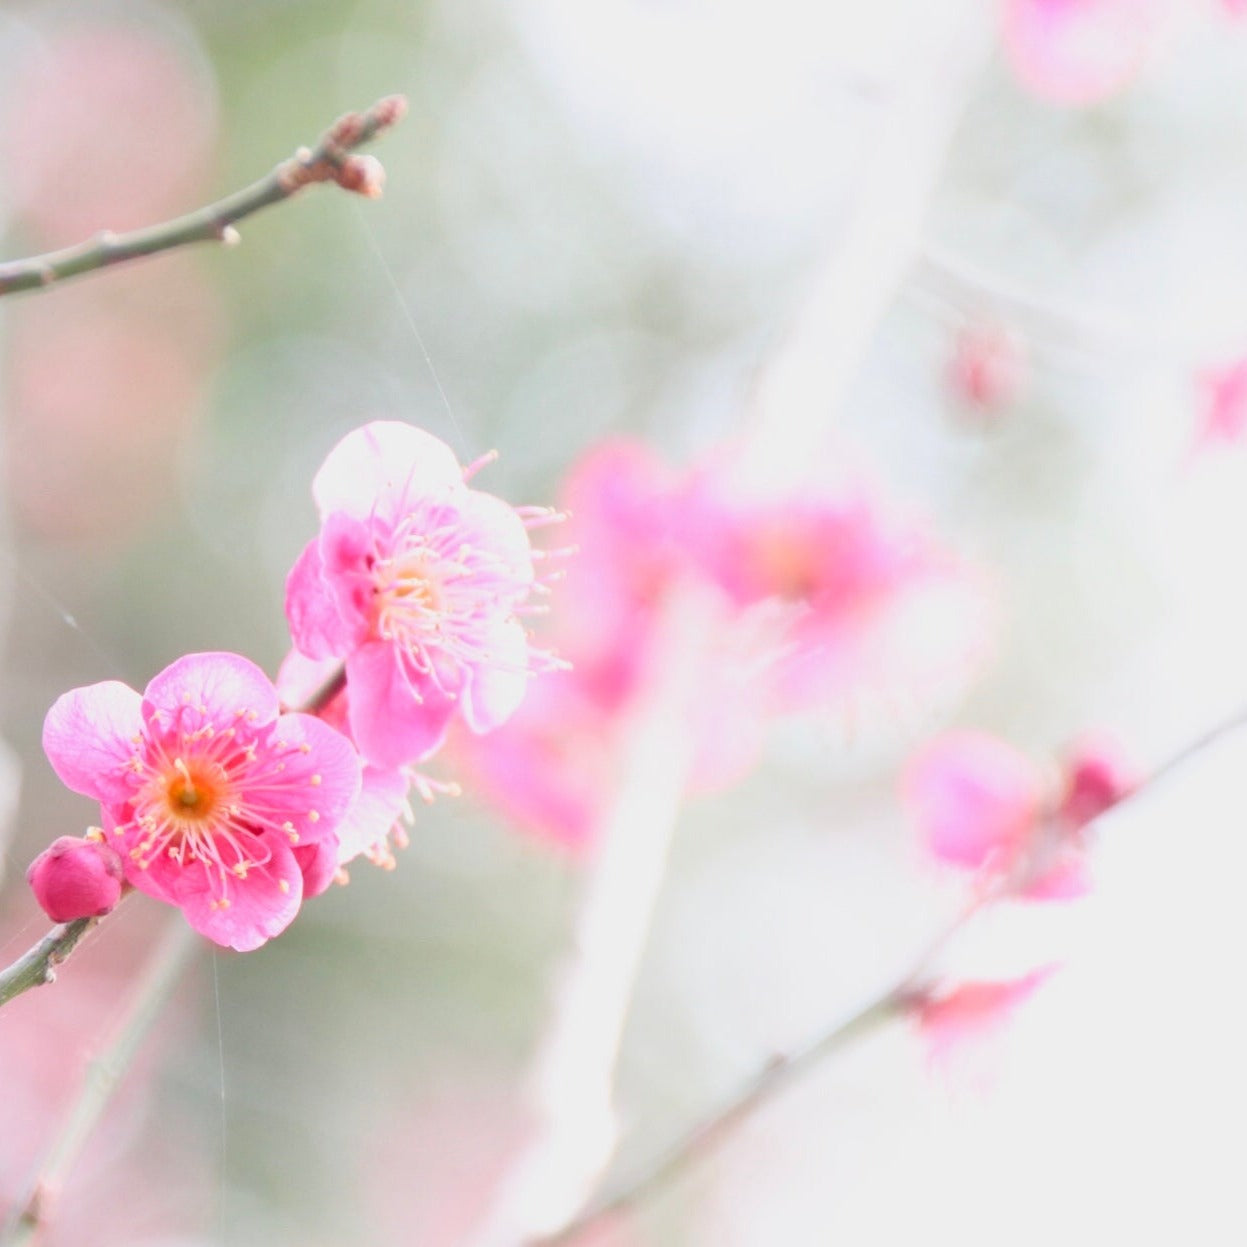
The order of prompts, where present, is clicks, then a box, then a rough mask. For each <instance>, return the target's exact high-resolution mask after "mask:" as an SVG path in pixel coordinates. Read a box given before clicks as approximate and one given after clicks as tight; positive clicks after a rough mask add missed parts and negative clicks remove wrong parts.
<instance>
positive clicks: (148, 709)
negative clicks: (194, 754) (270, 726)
mask: <svg viewBox="0 0 1247 1247" xmlns="http://www.w3.org/2000/svg"><path fill="white" fill-rule="evenodd" d="M183 706H191V707H194V708H195V710H196V711H197V712H198V713H199V714H200V715H201V716H202V718H203V720H204V721H205V722H210V723H213V724H214V725H218V724H219V725H222V726H226V727H228V726H229V724H230V723H231V722H233V720H234V719H235V718H236V717H237V715H238V714H239V713H240V712H241V713H244V714H246V715H247V716H248V717H249V718H250V717H251V715H254V716H255V717H254V719H251V721H252V722H255V723H271V722H272V721H273V720H274V719H276V718H277V715H278V714H279V713H280V706H279V704H278V700H277V690H276V689H275V688H274V687H273V682H272V680H270V679H269V678H268V676H266V675H265V674H264V672H263V671H261V670H260V668H259V667H257V666H256V665H255V663H253V662H252V661H251V660H250V659H247V658H243V657H242V656H241V655H239V654H228V653H207V654H187V655H186V656H185V657H184V658H179V659H178V660H177V661H176V662H174V663H171V664H170V665H169V666H168V667H166V668H165V669H164V670H163V671H162V672H161V673H160V674H159V675H158V676H156V677H155V678H154V679H153V680H152V682H151V683H150V684H149V685H148V686H147V689H146V691H145V692H144V694H143V718H144V719H145V720H147V721H148V722H150V721H151V717H152V714H153V712H155V711H157V710H163V711H173V710H178V709H179V708H181V707H183Z"/></svg>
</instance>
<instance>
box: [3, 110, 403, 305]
mask: <svg viewBox="0 0 1247 1247" xmlns="http://www.w3.org/2000/svg"><path fill="white" fill-rule="evenodd" d="M406 112H407V101H406V100H405V99H404V98H403V97H402V96H401V95H388V96H386V97H385V98H384V99H382V100H378V101H377V103H375V104H374V105H373V106H372V107H371V108H369V109H368V110H367V111H365V112H362V113H346V114H345V115H344V116H342V117H339V118H338V120H337V121H335V122H334V123H333V125H332V126H330V127H329V129H328V130H326V131H325V133H324V134H323V135H322V136H321V138H320V140H319V142H318V143H317V144H316V146H315V147H312V148H307V147H301V148H299V150H298V151H296V152H295V153H294V155H293V156H291V157H290V158H289V159H287V160H283V161H282V162H281V163H280V164H279V165H277V166H276V167H275V168H274V169H273V171H272V172H271V173H269V175H268V176H267V177H264V178H261V179H260V180H259V181H258V182H253V183H252V184H251V185H250V186H248V187H246V188H244V189H243V190H240V191H236V192H235V193H234V194H232V195H227V196H226V197H225V198H224V199H219V200H217V202H216V203H212V204H209V205H208V206H207V207H206V208H200V209H199V211H197V212H191V213H188V214H187V215H186V216H181V217H177V218H176V219H174V220H172V221H166V222H164V223H163V224H161V225H152V226H148V227H147V228H145V229H137V230H133V231H131V232H130V233H126V234H113V233H111V232H109V231H104V232H103V233H100V234H97V235H96V236H95V237H94V238H92V239H89V240H88V241H87V242H83V243H78V244H77V245H76V246H73V247H65V248H64V249H62V250H60V251H50V252H48V253H47V254H45V255H37V256H31V257H30V258H29V259H25V260H11V261H9V262H8V263H7V264H0V297H2V296H4V295H7V294H17V293H18V292H19V291H22V290H43V289H46V288H47V287H48V286H51V285H53V284H55V283H56V282H60V281H64V280H66V279H67V278H70V277H79V276H81V275H83V274H84V273H92V272H95V271H97V270H98V269H103V268H111V267H112V266H113V265H115V264H124V263H126V262H128V261H130V260H137V259H139V258H140V257H142V256H147V255H155V254H156V253H157V252H160V251H169V250H171V249H173V248H174V247H184V246H186V245H188V244H190V243H196V242H221V243H227V244H233V243H236V242H238V240H239V239H238V231H237V230H236V229H235V228H234V226H235V225H236V224H237V223H238V222H239V221H241V220H242V219H243V218H244V217H249V216H250V215H251V214H252V213H253V212H259V211H260V209H261V208H267V207H268V206H269V205H270V204H275V203H281V202H282V201H283V200H285V199H289V198H290V197H291V196H292V195H294V194H297V193H298V192H299V191H301V190H302V189H303V188H304V187H305V186H311V185H312V184H313V183H316V182H336V183H337V184H338V185H339V186H341V187H342V188H343V189H344V190H349V191H353V192H355V193H356V194H360V195H365V196H367V197H368V198H370V199H375V198H377V197H378V196H379V195H380V194H381V191H382V187H383V186H384V184H385V171H384V170H383V169H382V168H381V165H380V164H379V163H378V162H377V161H376V160H375V159H374V158H373V157H371V156H354V155H352V154H351V153H352V152H353V151H354V150H355V149H356V148H357V147H362V146H363V145H364V144H365V143H368V142H370V141H371V140H372V139H373V138H375V137H376V136H377V135H379V134H381V133H382V132H383V131H385V130H388V129H389V128H390V127H391V126H393V125H395V124H397V123H398V122H399V121H400V120H402V118H403V116H404V115H405V113H406Z"/></svg>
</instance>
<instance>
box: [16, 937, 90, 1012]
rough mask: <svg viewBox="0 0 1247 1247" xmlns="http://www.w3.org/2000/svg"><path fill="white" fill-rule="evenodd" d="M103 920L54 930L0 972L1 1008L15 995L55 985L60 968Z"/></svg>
mask: <svg viewBox="0 0 1247 1247" xmlns="http://www.w3.org/2000/svg"><path fill="white" fill-rule="evenodd" d="M99 921H100V920H99V919H98V918H78V919H75V921H73V922H64V923H62V924H61V925H60V926H56V927H53V928H52V930H51V931H49V932H48V933H47V935H45V936H44V937H43V939H41V940H40V941H39V943H37V944H36V945H35V946H34V947H33V948H31V949H28V950H27V951H26V952H25V953H23V954H22V955H21V956H20V957H19V958H18V959H17V960H16V961H15V962H13V964H12V965H10V966H7V967H6V968H5V969H3V970H0V1005H7V1004H8V1003H9V1001H10V1000H12V999H13V998H14V997H15V996H20V995H21V994H22V993H23V992H25V991H29V990H30V989H31V988H32V987H42V986H43V985H44V984H45V983H54V982H55V981H56V968H57V966H59V965H60V964H61V962H63V961H64V960H65V959H66V958H67V957H68V956H69V954H70V953H72V952H73V951H74V949H75V948H77V946H78V944H79V942H80V941H81V940H82V938H83V936H85V935H86V933H87V932H88V931H90V930H91V928H92V927H94V926H95V925H96V924H97V923H98V922H99Z"/></svg>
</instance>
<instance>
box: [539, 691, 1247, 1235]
mask: <svg viewBox="0 0 1247 1247" xmlns="http://www.w3.org/2000/svg"><path fill="white" fill-rule="evenodd" d="M1242 727H1247V706H1244V707H1243V708H1242V709H1240V710H1237V711H1235V712H1234V714H1232V715H1231V716H1230V717H1229V718H1228V719H1226V720H1224V721H1223V722H1221V723H1219V724H1217V726H1215V727H1213V728H1210V729H1209V730H1208V731H1206V732H1204V733H1203V735H1201V736H1199V737H1197V738H1196V739H1195V740H1193V741H1190V742H1189V743H1188V744H1186V745H1184V746H1183V747H1182V748H1181V749H1179V750H1178V751H1177V752H1176V753H1175V754H1173V755H1172V756H1171V757H1169V758H1167V759H1166V760H1165V761H1164V762H1162V763H1161V764H1160V765H1159V766H1157V767H1155V768H1154V769H1153V771H1152V773H1151V774H1150V775H1148V776H1147V777H1146V778H1145V779H1143V780H1141V781H1140V782H1139V784H1138V785H1137V786H1136V787H1135V788H1134V789H1133V790H1132V791H1131V792H1130V793H1129V794H1128V795H1126V796H1125V797H1123V798H1122V799H1121V800H1120V801H1118V803H1117V804H1116V805H1115V806H1113V807H1112V812H1116V811H1117V810H1120V809H1122V808H1123V807H1125V806H1126V805H1128V804H1130V803H1131V802H1134V801H1137V800H1138V799H1139V798H1140V797H1141V796H1142V795H1143V794H1144V793H1146V792H1148V791H1150V790H1151V789H1152V788H1153V787H1154V786H1155V785H1156V784H1158V783H1159V782H1160V781H1161V780H1162V779H1164V778H1166V777H1167V776H1169V775H1170V774H1171V773H1172V772H1174V771H1176V770H1177V769H1178V768H1179V767H1181V766H1182V765H1183V764H1184V763H1186V762H1188V761H1189V760H1190V759H1191V758H1193V757H1194V756H1195V755H1196V754H1198V753H1200V752H1202V751H1203V750H1204V749H1206V748H1207V747H1208V746H1209V745H1212V744H1214V743H1216V742H1217V741H1218V740H1220V739H1221V738H1222V737H1224V736H1227V735H1229V733H1231V732H1233V731H1235V730H1237V729H1239V728H1242ZM994 895H995V894H994V893H993V892H990V891H987V892H983V893H980V894H978V895H977V896H975V897H974V899H973V900H972V901H971V902H970V904H969V905H968V906H967V907H966V909H965V910H963V911H962V913H961V914H960V915H959V916H958V917H957V919H956V920H955V921H954V922H953V923H952V925H951V926H950V927H948V928H946V929H945V930H944V931H943V932H942V933H941V934H940V936H939V937H938V938H937V939H936V940H935V941H934V942H933V943H932V944H931V946H930V947H929V948H928V949H927V950H926V952H924V953H923V954H922V956H921V957H920V958H919V960H918V963H917V964H916V965H915V966H914V968H913V969H912V970H910V971H909V973H908V974H906V975H905V976H904V977H903V978H902V979H900V981H899V982H897V983H895V984H893V985H892V986H891V987H889V988H888V989H887V990H886V991H884V992H882V993H881V994H880V995H878V996H876V997H875V999H874V1000H872V1001H871V1002H870V1003H869V1004H867V1005H866V1006H865V1007H864V1008H862V1009H860V1010H859V1011H858V1012H857V1013H855V1014H853V1015H852V1016H851V1017H850V1018H848V1019H847V1020H845V1021H841V1022H838V1023H837V1024H836V1025H835V1026H833V1027H832V1028H831V1029H829V1030H827V1031H825V1032H824V1033H823V1034H822V1035H820V1036H818V1037H816V1038H815V1039H814V1040H813V1041H812V1042H810V1043H809V1044H807V1045H806V1046H805V1047H804V1048H801V1049H798V1050H797V1051H795V1052H792V1053H788V1054H781V1055H779V1056H774V1057H772V1058H771V1059H770V1060H769V1061H767V1063H766V1064H765V1065H764V1066H763V1067H762V1068H761V1069H760V1070H759V1071H758V1072H757V1073H755V1074H754V1075H753V1076H752V1077H750V1078H748V1079H746V1080H745V1082H744V1083H743V1084H742V1085H741V1087H740V1088H739V1089H738V1090H737V1091H736V1092H735V1093H734V1094H733V1095H731V1096H729V1097H728V1098H727V1100H725V1101H724V1102H723V1104H722V1105H720V1107H719V1108H718V1109H716V1110H715V1111H714V1112H712V1113H710V1114H708V1115H707V1116H706V1117H705V1118H703V1119H702V1121H701V1122H699V1123H698V1124H697V1125H695V1126H694V1127H693V1128H692V1129H691V1130H689V1131H688V1133H687V1134H685V1135H684V1137H683V1138H681V1139H680V1140H679V1141H678V1142H676V1143H675V1144H673V1145H672V1146H671V1147H670V1148H668V1150H667V1151H666V1152H664V1153H663V1154H662V1155H661V1156H660V1157H659V1158H658V1159H657V1160H656V1161H653V1162H652V1163H650V1164H649V1165H648V1166H646V1168H645V1169H644V1170H643V1171H642V1172H641V1173H640V1174H638V1175H637V1176H636V1177H634V1178H632V1179H630V1180H628V1181H626V1182H624V1183H622V1184H621V1185H619V1186H618V1187H616V1188H615V1189H614V1190H612V1191H609V1192H607V1193H606V1194H604V1195H603V1196H601V1197H600V1198H599V1199H597V1200H595V1201H594V1202H592V1203H591V1204H590V1205H589V1206H588V1207H587V1208H586V1209H585V1210H584V1211H583V1212H582V1213H581V1214H580V1215H579V1216H577V1217H576V1218H575V1219H574V1220H573V1221H570V1222H569V1223H568V1224H567V1225H566V1226H565V1227H564V1228H563V1229H562V1230H560V1231H559V1232H558V1233H556V1234H553V1235H550V1236H548V1237H546V1238H541V1239H537V1240H534V1241H533V1242H532V1243H531V1247H570V1245H571V1244H573V1243H575V1242H577V1241H579V1240H580V1238H581V1237H582V1236H583V1235H585V1234H587V1233H588V1232H589V1231H590V1230H593V1229H597V1228H600V1227H601V1226H602V1225H603V1224H604V1223H606V1222H608V1221H609V1220H610V1219H611V1218H612V1217H614V1216H617V1215H619V1214H621V1213H626V1212H629V1211H631V1210H632V1209H635V1208H637V1207H638V1206H640V1205H641V1204H643V1203H645V1202H647V1201H648V1200H649V1199H651V1198H652V1197H653V1196H654V1195H655V1194H656V1193H657V1192H658V1191H659V1190H661V1189H662V1188H663V1187H665V1186H666V1185H667V1184H668V1183H670V1182H672V1181H673V1180H674V1179H676V1178H678V1177H680V1176H681V1175H682V1174H683V1173H685V1172H686V1171H687V1170H689V1169H691V1168H693V1167H694V1166H695V1165H697V1164H698V1163H700V1162H701V1161H703V1160H705V1159H706V1158H707V1157H708V1156H710V1155H712V1154H713V1153H714V1152H716V1151H717V1150H718V1149H719V1148H720V1147H721V1146H722V1145H723V1143H725V1142H726V1141H727V1139H728V1138H729V1136H730V1135H731V1134H732V1133H733V1132H734V1131H735V1130H737V1129H738V1128H739V1127H740V1126H742V1125H743V1124H744V1123H745V1122H747V1121H748V1120H749V1119H750V1118H751V1117H753V1116H754V1115H755V1114H756V1113H757V1112H758V1111H759V1110H760V1109H761V1108H763V1107H764V1106H765V1105H767V1104H769V1103H770V1102H771V1101H772V1100H773V1099H774V1098H775V1097H776V1096H777V1095H778V1094H779V1093H780V1092H781V1091H782V1090H783V1089H784V1088H785V1087H787V1086H789V1085H790V1084H791V1083H794V1082H796V1081H797V1080H798V1079H800V1078H801V1077H802V1076H804V1075H805V1074H808V1073H810V1072H811V1071H812V1070H814V1069H815V1068H817V1067H818V1066H819V1065H820V1064H822V1062H823V1061H824V1060H826V1059H827V1058H828V1057H830V1056H832V1055H833V1054H835V1053H836V1052H839V1051H840V1050H841V1049H842V1048H844V1047H846V1046H847V1045H848V1044H849V1043H851V1042H852V1041H853V1040H855V1039H859V1038H861V1037H863V1036H864V1035H867V1034H870V1033H871V1032H873V1031H874V1030H875V1029H876V1028H877V1027H879V1026H881V1025H882V1024H883V1023H885V1022H887V1021H889V1020H890V1019H892V1018H894V1017H897V1016H900V1015H901V1014H903V1013H905V1012H907V1011H908V1009H909V1008H910V1007H911V1006H912V1005H914V1004H915V1003H916V1002H919V1001H921V1000H922V999H923V998H924V995H925V991H926V984H924V982H923V980H924V979H925V978H926V976H927V974H928V972H929V970H930V968H931V966H932V965H933V963H934V962H935V960H936V958H937V957H938V956H939V954H940V953H941V952H942V951H943V950H944V948H945V946H946V945H947V944H948V942H949V941H950V940H951V939H952V938H953V936H954V935H956V934H957V932H959V931H960V930H961V929H962V928H963V927H964V926H965V925H966V924H967V923H968V922H969V921H970V919H971V918H973V917H974V915H975V914H977V913H978V912H979V911H980V910H981V909H982V908H983V906H984V905H985V904H986V903H988V902H989V901H990V900H992V899H993V898H994Z"/></svg>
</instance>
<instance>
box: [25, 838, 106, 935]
mask: <svg viewBox="0 0 1247 1247" xmlns="http://www.w3.org/2000/svg"><path fill="white" fill-rule="evenodd" d="M124 881H125V865H124V863H123V862H122V860H121V857H120V855H119V854H118V852H117V850H116V849H114V848H113V847H112V846H111V845H108V844H104V843H102V837H100V836H87V837H82V838H80V837H78V836H61V837H59V838H58V839H56V840H54V841H53V842H52V843H51V844H50V845H48V847H47V848H46V849H44V850H43V852H42V853H40V854H39V856H38V857H36V858H35V860H34V861H33V862H31V863H30V866H29V868H28V869H27V871H26V882H27V883H29V884H30V890H31V891H32V892H33V893H34V894H35V900H37V901H38V902H39V908H40V909H42V910H43V912H44V913H45V914H47V916H48V917H49V918H51V919H52V921H53V922H73V921H75V920H76V919H78V918H101V917H103V916H104V915H105V914H107V913H111V912H112V910H113V908H114V906H116V904H117V902H118V901H119V900H120V899H121V886H122V883H123V882H124Z"/></svg>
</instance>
